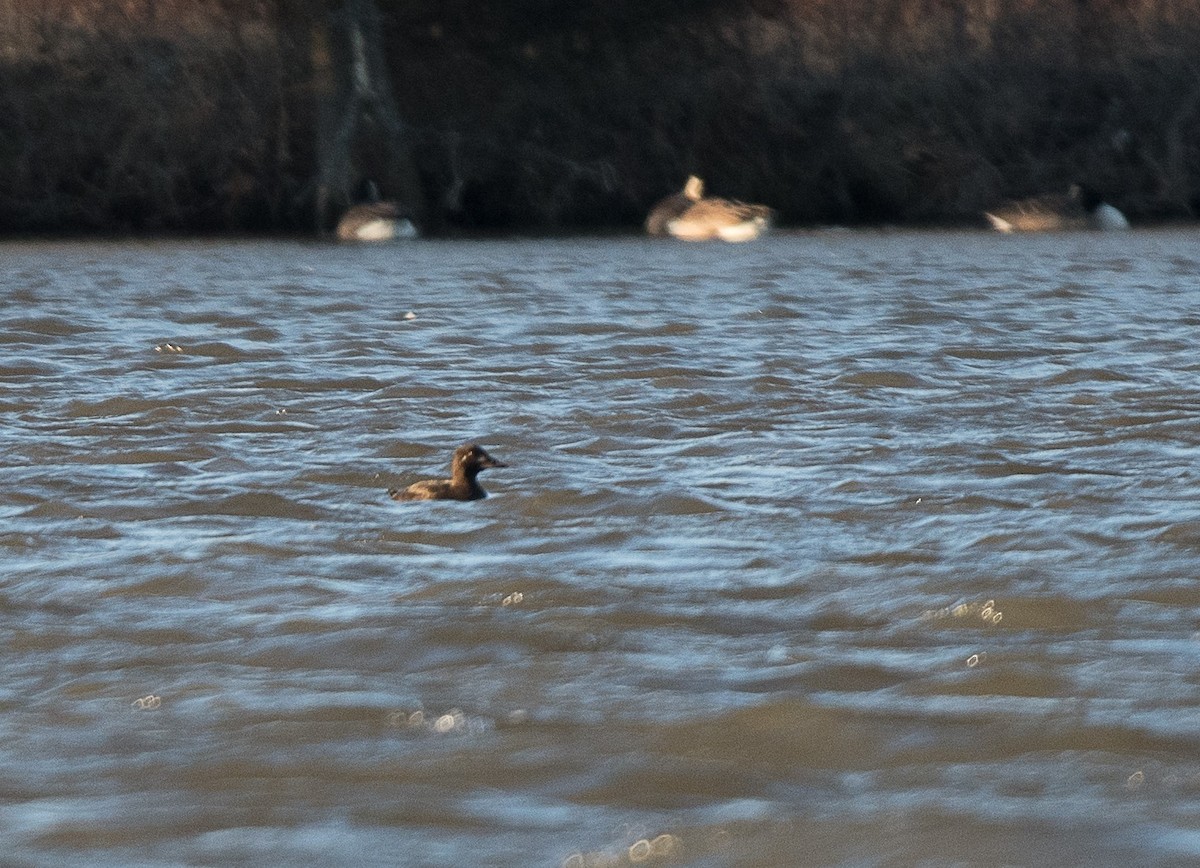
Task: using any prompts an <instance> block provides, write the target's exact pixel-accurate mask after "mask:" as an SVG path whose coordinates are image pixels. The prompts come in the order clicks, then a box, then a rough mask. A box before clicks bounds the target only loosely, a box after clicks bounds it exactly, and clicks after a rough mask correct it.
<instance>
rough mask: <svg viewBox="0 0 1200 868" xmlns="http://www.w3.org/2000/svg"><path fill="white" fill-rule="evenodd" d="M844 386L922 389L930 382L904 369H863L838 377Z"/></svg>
mask: <svg viewBox="0 0 1200 868" xmlns="http://www.w3.org/2000/svg"><path fill="white" fill-rule="evenodd" d="M837 382H838V384H839V385H843V386H858V387H860V388H866V389H922V388H928V387H929V383H928V382H926V381H925V380H922V379H921V378H920V377H916V376H913V375H912V374H908V373H905V372H904V371H862V372H860V373H857V374H846V375H844V376H841V377H838V379H837Z"/></svg>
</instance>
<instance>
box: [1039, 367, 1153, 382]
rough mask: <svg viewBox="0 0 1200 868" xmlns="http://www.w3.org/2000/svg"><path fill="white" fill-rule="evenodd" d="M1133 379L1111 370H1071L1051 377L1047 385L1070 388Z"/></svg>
mask: <svg viewBox="0 0 1200 868" xmlns="http://www.w3.org/2000/svg"><path fill="white" fill-rule="evenodd" d="M1132 379H1133V378H1132V377H1129V376H1126V375H1125V374H1122V373H1120V372H1119V371H1113V370H1110V369H1109V368H1071V369H1070V370H1069V371H1063V372H1062V373H1061V374H1056V375H1055V376H1053V377H1050V378H1049V379H1048V380H1046V383H1047V384H1049V385H1051V386H1069V385H1072V384H1074V383H1089V382H1097V383H1120V382H1128V381H1130V380H1132Z"/></svg>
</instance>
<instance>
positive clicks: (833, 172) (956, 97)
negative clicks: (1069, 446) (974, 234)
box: [0, 0, 1200, 237]
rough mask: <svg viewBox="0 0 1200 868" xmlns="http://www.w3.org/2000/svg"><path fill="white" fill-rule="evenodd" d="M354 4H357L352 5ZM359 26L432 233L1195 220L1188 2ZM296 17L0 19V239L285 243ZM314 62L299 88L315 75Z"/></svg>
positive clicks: (974, 0)
mask: <svg viewBox="0 0 1200 868" xmlns="http://www.w3.org/2000/svg"><path fill="white" fill-rule="evenodd" d="M358 5H360V6H362V5H363V4H362V3H360V4H358ZM560 6H562V4H556V3H550V2H548V0H527V2H522V3H513V4H504V8H503V9H496V8H494V7H492V6H491V5H490V4H481V3H478V2H467V0H449V2H445V3H439V4H433V3H399V2H387V0H380V2H377V3H375V4H371V12H372V14H373V15H376V16H377V20H378V22H379V45H380V47H381V49H382V56H383V57H384V59H385V63H386V69H387V77H388V82H387V84H388V85H390V90H391V94H393V95H394V103H395V107H396V110H397V112H398V116H399V118H400V119H401V121H402V125H401V126H399V127H397V128H394V129H383V130H381V129H377V128H375V127H373V126H372V121H371V120H370V119H366V120H364V122H363V123H362V124H360V125H359V126H358V128H357V130H358V133H357V137H356V140H355V142H354V143H353V148H352V171H351V172H350V173H348V174H347V176H346V178H344V179H343V180H344V182H345V183H343V185H342V189H341V190H340V195H341V196H342V199H341V200H338V201H339V202H341V203H343V204H344V202H345V201H346V200H347V197H348V196H349V195H350V192H349V191H350V187H351V185H352V184H353V183H356V182H357V181H359V180H361V179H363V178H366V177H378V176H380V174H382V175H383V177H382V180H383V182H384V184H383V186H384V188H385V193H390V194H391V195H393V196H394V195H396V189H395V188H396V187H397V186H398V185H397V184H392V185H391V187H392V189H391V190H389V189H388V184H387V183H386V182H387V181H388V177H387V173H386V170H384V171H382V172H381V171H380V169H379V167H380V166H381V165H382V164H384V163H385V162H386V160H384V159H383V158H382V157H381V155H380V153H379V152H380V149H381V147H383V145H381V142H382V143H383V144H384V145H386V144H387V143H388V141H389V138H390V139H395V138H396V137H398V136H399V137H402V138H403V139H404V145H405V148H406V149H407V151H406V153H407V154H408V155H410V156H411V162H412V165H413V167H414V168H415V180H414V181H413V182H412V185H418V187H419V189H418V188H417V187H414V186H412V185H410V187H409V189H410V190H412V191H413V196H412V198H422V199H423V200H424V202H425V203H427V205H426V206H425V207H426V220H425V221H424V222H425V225H426V228H427V230H428V231H430V232H432V233H434V234H447V233H449V234H459V233H466V234H469V235H478V234H480V233H483V234H487V233H492V232H529V233H538V234H543V233H551V234H552V233H563V232H568V233H569V232H588V233H592V232H605V231H611V230H621V231H626V230H628V231H632V230H634V229H636V227H637V226H638V225H639V224H640V221H641V220H642V218H643V216H644V214H645V211H646V209H647V208H648V207H649V206H650V205H651V204H652V203H653V202H654V201H655V200H657V199H658V198H659V197H661V196H663V195H666V194H667V193H670V192H674V191H675V190H676V189H678V187H679V186H680V185H681V184H682V181H683V179H684V178H685V177H686V175H687V174H689V173H696V174H700V175H702V176H703V177H704V178H705V181H706V182H707V185H708V188H709V189H710V190H711V191H712V192H713V193H714V194H716V195H722V196H728V197H733V198H739V199H745V200H748V201H756V202H763V203H765V204H768V205H770V206H771V207H773V208H775V209H776V210H777V212H778V213H779V216H780V222H781V223H782V224H783V225H784V226H791V227H811V226H817V225H828V224H837V225H846V226H862V225H902V226H975V225H980V224H979V212H980V211H982V210H983V209H985V208H987V207H989V206H992V205H994V204H995V203H996V202H998V201H1000V200H1003V199H1007V198H1013V197H1020V196H1025V195H1030V194H1035V193H1041V192H1057V191H1061V190H1063V189H1065V187H1066V186H1067V185H1068V184H1069V183H1071V182H1073V181H1086V182H1087V183H1089V184H1091V185H1092V186H1094V187H1096V188H1098V189H1100V190H1101V191H1103V193H1104V195H1105V197H1106V198H1107V199H1108V200H1109V201H1111V202H1112V203H1113V204H1116V205H1117V206H1118V207H1120V208H1121V209H1122V210H1123V211H1125V213H1126V214H1128V215H1129V217H1130V218H1131V219H1132V220H1134V221H1135V223H1143V224H1144V223H1151V224H1158V223H1162V222H1166V223H1172V222H1176V221H1184V220H1190V219H1192V218H1194V216H1195V214H1196V212H1197V211H1198V210H1200V0H1184V2H1174V3H1171V2H1166V0H1162V2H1153V0H1149V2H1144V3H1141V4H1138V5H1137V6H1136V7H1135V8H1134V7H1131V5H1130V4H1117V3H1111V2H1096V0H1091V2H1089V0H1072V2H1067V0H1051V2H1044V3H1038V4H1029V3H1025V2H1020V0H971V2H964V3H959V4H942V3H934V2H931V0H850V2H842V3H835V2H832V0H830V2H804V3H802V2H799V0H756V2H714V0H691V2H685V3H673V4H665V3H658V2H648V3H642V4H632V3H629V4H624V3H620V4H600V3H594V4H593V3H586V2H584V3H580V4H575V5H573V6H571V7H570V8H560ZM344 14H345V13H344V10H340V8H339V7H338V5H337V4H333V5H327V4H323V3H321V2H316V0H275V2H258V3H247V4H227V3H221V2H217V0H197V2H191V3H184V2H182V0H142V2H127V3H122V4H108V3H90V4H89V3H78V2H54V0H51V2H47V3H39V4H34V3H30V2H23V0H13V2H9V3H7V4H5V5H4V7H3V8H0V34H2V35H0V103H2V104H0V112H2V113H3V116H4V117H5V118H6V122H5V124H4V125H3V128H2V129H0V165H3V166H4V171H3V172H0V231H3V232H4V233H6V234H14V233H15V234H18V235H21V236H26V237H28V236H30V235H40V234H46V233H69V234H79V233H83V234H90V233H94V232H101V233H112V234H117V235H121V234H150V235H156V234H178V233H189V234H197V233H198V234H229V233H233V234H242V233H251V234H281V235H285V236H286V235H294V234H307V233H311V231H312V228H313V225H314V224H313V219H314V218H313V214H314V208H315V207H316V205H315V199H316V195H315V189H316V188H315V186H314V185H315V183H316V178H317V177H318V175H319V174H320V168H321V167H320V163H321V159H322V158H321V156H320V152H321V144H320V142H319V138H320V137H319V134H318V132H317V131H318V128H319V126H320V123H321V113H322V112H323V111H325V112H328V111H330V109H329V106H330V105H332V106H333V110H335V111H340V110H342V107H341V105H340V104H339V103H337V102H336V101H333V102H331V101H330V99H329V98H328V97H327V94H326V91H328V89H329V79H328V76H326V77H325V78H323V77H322V69H323V68H333V69H334V70H341V69H343V68H344V67H346V66H347V65H348V64H349V62H350V61H349V60H348V59H347V57H346V56H344V52H343V53H342V54H339V48H338V33H339V30H338V28H339V27H340V26H342V23H341V22H342V18H340V17H339V16H344ZM323 65H324V66H323Z"/></svg>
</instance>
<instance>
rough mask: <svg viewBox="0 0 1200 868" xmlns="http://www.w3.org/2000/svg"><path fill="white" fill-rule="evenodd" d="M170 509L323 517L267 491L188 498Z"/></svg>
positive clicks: (177, 511)
mask: <svg viewBox="0 0 1200 868" xmlns="http://www.w3.org/2000/svg"><path fill="white" fill-rule="evenodd" d="M170 512H173V513H174V514H176V515H242V516H258V517H262V518H291V519H296V520H299V521H316V520H318V519H320V518H323V517H324V513H323V512H322V511H321V510H318V509H314V508H313V507H311V506H308V505H307V504H304V503H297V502H296V501H294V500H290V499H288V498H286V497H283V496H281V495H278V494H275V493H274V492H270V491H256V492H247V493H242V494H234V495H230V496H229V497H223V498H220V499H218V500H212V501H191V502H189V503H185V504H180V505H179V506H177V507H175V508H174V509H172V510H170Z"/></svg>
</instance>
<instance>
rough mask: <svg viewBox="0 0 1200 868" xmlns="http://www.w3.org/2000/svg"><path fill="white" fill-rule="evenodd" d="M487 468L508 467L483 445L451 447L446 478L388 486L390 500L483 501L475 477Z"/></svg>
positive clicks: (481, 491) (485, 494)
mask: <svg viewBox="0 0 1200 868" xmlns="http://www.w3.org/2000/svg"><path fill="white" fill-rule="evenodd" d="M489 467H508V465H507V464H505V463H504V462H502V461H497V460H496V459H495V458H493V457H492V456H490V455H488V454H487V452H485V451H484V449H483V447H482V446H478V445H477V444H475V443H466V444H464V445H462V446H459V447H458V448H457V449H455V450H454V458H453V459H451V461H450V478H449V479H426V480H423V481H421V482H414V483H413V484H412V485H410V486H408V488H389V489H388V494H389V495H390V496H391V498H392V500H482V499H483V498H485V497H487V492H486V491H484V490H483V486H481V485H480V484H479V482H478V481H477V480H476V479H475V477H476V476H478V475H479V471H481V470H486V469H488V468H489Z"/></svg>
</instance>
